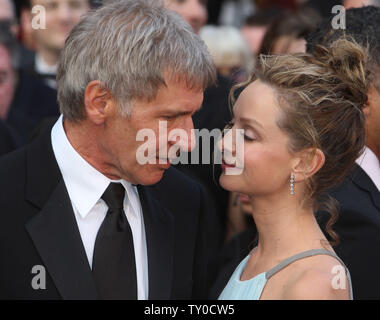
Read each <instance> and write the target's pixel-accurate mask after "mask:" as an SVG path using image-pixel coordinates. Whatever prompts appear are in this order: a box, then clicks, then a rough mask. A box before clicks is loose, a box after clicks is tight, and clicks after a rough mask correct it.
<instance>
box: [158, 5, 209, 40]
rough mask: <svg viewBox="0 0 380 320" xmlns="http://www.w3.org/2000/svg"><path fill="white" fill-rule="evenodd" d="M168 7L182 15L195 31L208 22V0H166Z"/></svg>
mask: <svg viewBox="0 0 380 320" xmlns="http://www.w3.org/2000/svg"><path fill="white" fill-rule="evenodd" d="M164 2H165V5H166V7H167V8H169V9H171V10H173V11H175V12H177V13H178V14H179V15H181V16H182V17H183V18H184V19H185V20H186V21H187V22H188V23H189V24H190V25H191V27H192V28H193V30H194V32H195V33H199V31H200V29H201V28H202V27H203V26H204V25H205V24H206V22H207V17H208V13H207V0H164Z"/></svg>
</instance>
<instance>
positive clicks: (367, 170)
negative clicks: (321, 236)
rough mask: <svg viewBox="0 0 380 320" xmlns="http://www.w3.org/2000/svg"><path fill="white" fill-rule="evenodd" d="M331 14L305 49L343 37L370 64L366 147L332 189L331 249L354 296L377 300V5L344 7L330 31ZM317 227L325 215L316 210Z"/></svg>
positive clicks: (379, 230) (379, 17) (379, 243)
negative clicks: (335, 212) (342, 25)
mask: <svg viewBox="0 0 380 320" xmlns="http://www.w3.org/2000/svg"><path fill="white" fill-rule="evenodd" d="M333 26H334V24H332V21H331V18H330V19H328V20H326V21H325V22H323V23H321V25H320V26H319V28H318V29H317V30H316V31H315V32H313V33H311V34H310V35H309V37H308V39H307V41H308V44H307V47H308V51H309V52H312V51H313V48H314V47H315V46H316V45H318V44H322V45H327V46H328V44H329V43H331V42H332V41H334V40H335V39H336V38H339V37H342V36H350V37H353V38H354V40H355V41H357V42H358V43H359V44H362V45H363V46H365V47H366V46H368V51H369V57H370V62H369V64H368V69H369V70H370V71H371V76H370V77H369V91H368V105H367V106H366V107H365V108H364V109H363V112H364V114H365V116H366V135H367V136H366V148H365V150H364V153H363V155H362V156H361V157H360V158H359V159H357V161H356V162H357V164H356V166H355V168H354V170H353V172H352V173H351V175H350V177H348V178H347V179H346V180H345V181H344V182H343V183H342V184H341V185H340V186H339V187H337V188H336V189H334V190H331V192H330V195H331V196H333V197H334V198H335V199H336V200H337V201H338V202H339V206H340V208H339V209H340V210H339V217H338V220H337V222H336V223H335V225H334V230H335V231H336V233H337V234H338V236H339V238H340V244H338V245H337V246H336V247H335V248H334V250H335V251H336V253H337V254H338V256H339V257H341V258H342V260H343V261H344V262H345V264H346V265H347V267H348V269H349V270H350V273H351V277H352V282H353V293H354V298H355V299H380V290H379V288H380V272H379V270H380V251H379V247H380V191H379V190H380V165H379V159H380V8H378V7H374V6H367V7H361V8H353V9H349V10H347V11H346V29H345V30H342V29H334V28H333ZM319 215H320V221H321V225H322V226H324V225H325V223H326V217H325V216H324V215H323V213H322V212H321V213H319Z"/></svg>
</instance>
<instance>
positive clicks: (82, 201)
mask: <svg viewBox="0 0 380 320" xmlns="http://www.w3.org/2000/svg"><path fill="white" fill-rule="evenodd" d="M62 119H63V118H62V116H61V117H60V118H59V119H58V121H57V122H56V123H55V125H54V127H53V129H52V132H51V140H52V145H53V151H54V155H55V158H56V160H57V163H58V166H59V169H60V170H61V173H62V176H63V180H64V182H65V185H66V188H67V191H68V193H69V197H70V200H71V204H72V206H73V209H74V214H75V218H76V221H77V224H78V228H79V232H80V236H81V238H82V242H83V246H84V248H85V250H86V254H87V259H88V263H89V264H90V267H91V268H92V256H93V253H94V246H95V239H96V235H97V233H98V230H99V228H100V225H101V224H102V222H103V219H104V218H105V216H106V213H107V211H108V207H107V205H106V203H105V202H104V201H103V200H102V199H101V196H102V194H103V193H104V191H105V190H106V189H107V187H108V185H109V183H110V182H120V183H121V184H122V185H123V186H124V188H125V190H126V196H125V198H124V212H125V215H126V217H127V220H128V222H129V224H130V226H131V229H132V235H133V245H134V249H135V259H136V274H137V298H138V299H139V300H147V299H148V288H149V284H148V257H147V246H146V236H145V227H144V220H143V214H142V209H141V203H140V199H139V195H138V192H137V188H136V187H135V186H132V184H131V183H129V182H127V181H125V180H118V181H114V180H110V179H109V178H107V177H106V176H104V175H103V174H102V173H100V172H99V171H98V170H96V169H95V168H94V167H92V166H91V165H90V164H89V163H88V162H87V161H86V160H84V159H83V158H82V157H81V156H80V154H79V153H78V152H77V151H76V150H75V149H74V148H73V147H72V145H71V144H70V142H69V140H68V139H67V136H66V133H65V130H64V128H63V122H62V121H63V120H62Z"/></svg>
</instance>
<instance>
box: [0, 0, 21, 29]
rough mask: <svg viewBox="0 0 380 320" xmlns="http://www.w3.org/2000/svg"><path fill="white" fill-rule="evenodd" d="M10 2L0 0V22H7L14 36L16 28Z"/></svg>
mask: <svg viewBox="0 0 380 320" xmlns="http://www.w3.org/2000/svg"><path fill="white" fill-rule="evenodd" d="M10 1H11V0H0V21H9V22H10V23H11V31H12V33H13V34H14V35H16V34H17V31H18V26H17V24H16V17H15V16H14V11H13V8H12V5H11V3H10Z"/></svg>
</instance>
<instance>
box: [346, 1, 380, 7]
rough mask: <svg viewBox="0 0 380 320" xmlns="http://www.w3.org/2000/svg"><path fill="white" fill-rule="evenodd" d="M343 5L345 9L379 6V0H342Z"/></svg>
mask: <svg viewBox="0 0 380 320" xmlns="http://www.w3.org/2000/svg"><path fill="white" fill-rule="evenodd" d="M343 5H344V7H345V8H346V9H350V8H360V7H364V6H380V1H379V0H344V1H343Z"/></svg>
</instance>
